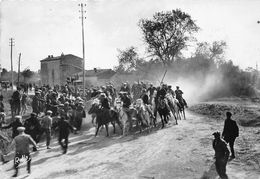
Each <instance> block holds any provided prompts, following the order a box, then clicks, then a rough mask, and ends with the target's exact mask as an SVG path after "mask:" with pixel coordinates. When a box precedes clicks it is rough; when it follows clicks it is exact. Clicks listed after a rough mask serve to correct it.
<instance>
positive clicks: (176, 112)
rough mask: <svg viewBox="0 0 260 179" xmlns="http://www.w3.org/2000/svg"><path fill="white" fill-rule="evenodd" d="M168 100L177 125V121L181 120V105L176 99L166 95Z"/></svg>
mask: <svg viewBox="0 0 260 179" xmlns="http://www.w3.org/2000/svg"><path fill="white" fill-rule="evenodd" d="M165 97H166V99H167V101H168V104H169V107H170V110H171V112H172V114H173V116H174V118H175V120H176V124H178V122H177V119H178V118H179V119H180V120H181V116H180V113H181V109H180V104H179V102H178V100H177V99H176V98H174V97H173V96H172V95H171V94H169V93H168V94H166V96H165Z"/></svg>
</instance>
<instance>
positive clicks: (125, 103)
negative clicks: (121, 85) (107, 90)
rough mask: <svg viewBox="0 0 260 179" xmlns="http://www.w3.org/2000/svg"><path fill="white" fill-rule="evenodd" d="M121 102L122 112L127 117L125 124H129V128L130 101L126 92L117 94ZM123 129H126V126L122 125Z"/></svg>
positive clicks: (130, 121)
mask: <svg viewBox="0 0 260 179" xmlns="http://www.w3.org/2000/svg"><path fill="white" fill-rule="evenodd" d="M119 95H120V98H121V101H122V103H123V111H124V112H125V113H126V115H127V121H125V123H127V122H129V123H130V128H131V126H132V120H131V114H130V109H129V108H130V106H131V99H130V96H129V95H128V93H127V92H120V93H119ZM124 128H126V125H125V124H124ZM124 131H125V129H124Z"/></svg>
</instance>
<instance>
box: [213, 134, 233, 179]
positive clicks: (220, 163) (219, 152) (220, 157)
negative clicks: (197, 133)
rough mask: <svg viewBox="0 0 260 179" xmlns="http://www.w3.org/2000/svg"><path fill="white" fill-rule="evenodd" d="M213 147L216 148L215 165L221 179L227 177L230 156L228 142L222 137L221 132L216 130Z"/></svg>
mask: <svg viewBox="0 0 260 179" xmlns="http://www.w3.org/2000/svg"><path fill="white" fill-rule="evenodd" d="M212 135H214V137H215V139H214V140H213V144H212V145H213V149H214V150H215V158H216V161H215V165H216V170H217V173H218V175H219V176H220V178H221V179H227V178H228V176H227V174H226V166H227V161H228V157H229V150H228V148H227V144H226V142H225V141H224V140H223V139H221V138H220V132H214V133H213V134H212Z"/></svg>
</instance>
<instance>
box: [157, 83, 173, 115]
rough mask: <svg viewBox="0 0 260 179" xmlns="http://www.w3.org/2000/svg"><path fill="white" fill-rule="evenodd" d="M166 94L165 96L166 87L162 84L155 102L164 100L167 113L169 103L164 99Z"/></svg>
mask: <svg viewBox="0 0 260 179" xmlns="http://www.w3.org/2000/svg"><path fill="white" fill-rule="evenodd" d="M166 94H167V85H166V84H162V86H161V88H160V89H159V90H158V92H157V97H156V98H157V101H158V100H165V105H166V107H167V108H168V110H169V111H171V109H170V107H169V101H168V100H167V99H166Z"/></svg>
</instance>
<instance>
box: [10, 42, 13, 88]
mask: <svg viewBox="0 0 260 179" xmlns="http://www.w3.org/2000/svg"><path fill="white" fill-rule="evenodd" d="M9 45H10V46H11V54H10V56H11V78H12V91H13V90H14V75H13V46H14V39H13V38H10V44H9Z"/></svg>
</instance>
